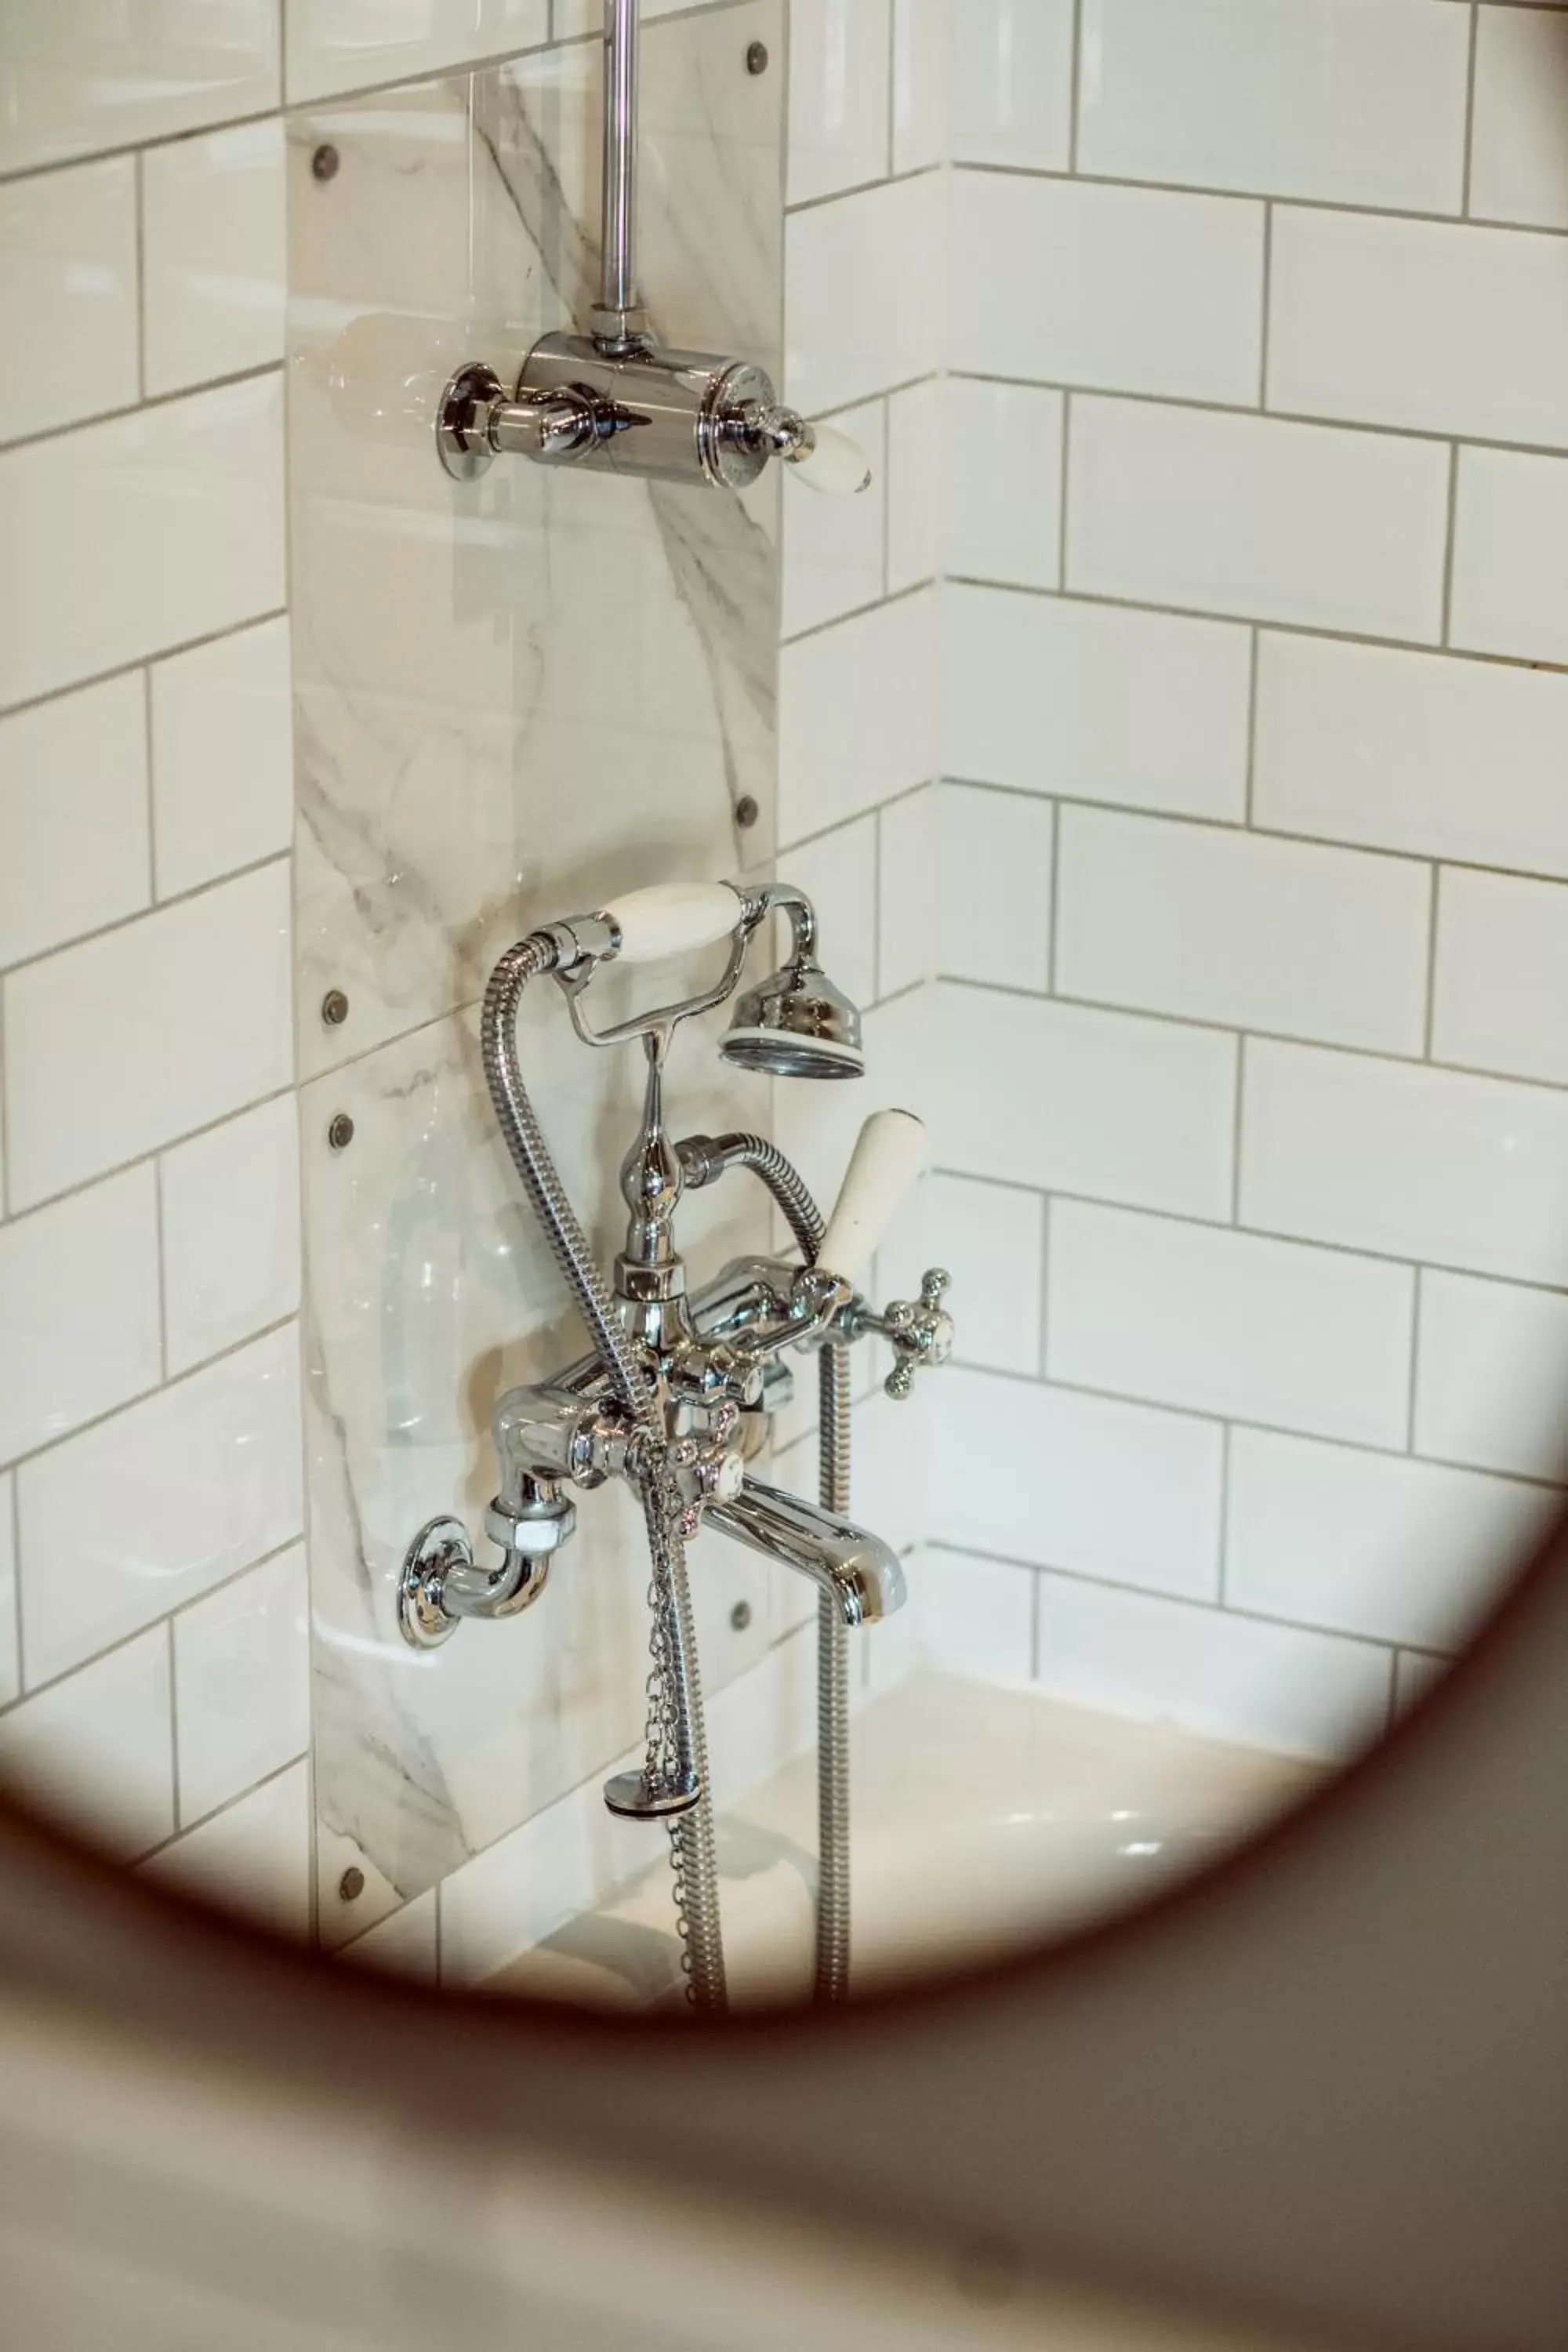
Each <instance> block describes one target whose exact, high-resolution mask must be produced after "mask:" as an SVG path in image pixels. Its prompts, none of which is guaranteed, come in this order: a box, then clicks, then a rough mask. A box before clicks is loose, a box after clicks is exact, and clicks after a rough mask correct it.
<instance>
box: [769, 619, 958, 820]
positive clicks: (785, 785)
mask: <svg viewBox="0 0 1568 2352" xmlns="http://www.w3.org/2000/svg"><path fill="white" fill-rule="evenodd" d="M935 656H936V595H935V592H934V591H933V590H931V589H917V590H916V591H915V592H914V593H913V594H912V595H909V596H900V598H899V599H898V601H897V602H896V603H894V604H882V605H879V606H878V607H877V608H876V609H875V610H874V611H872V612H869V613H861V614H857V615H856V616H855V617H854V618H853V619H852V620H847V621H840V622H838V623H837V625H835V626H834V627H832V628H829V629H823V630H820V631H819V632H818V633H817V635H815V636H811V637H804V638H802V639H801V640H800V642H799V643H798V644H796V645H793V646H785V647H784V654H783V656H782V658H781V660H780V664H779V808H778V833H779V840H780V842H781V843H788V842H792V841H801V840H804V839H805V837H806V836H807V835H810V834H814V833H824V832H826V829H827V827H828V826H829V825H833V824H842V823H843V822H844V819H845V818H846V817H851V816H858V815H859V814H861V812H862V811H863V810H865V809H868V808H872V807H874V806H875V805H876V803H878V802H879V801H890V800H892V799H893V798H895V796H896V795H897V794H898V793H907V792H910V791H912V790H913V789H914V787H915V786H916V785H917V784H923V783H926V782H929V781H930V779H931V776H932V775H933V774H934V773H935V771H936V764H937V749H938V747H937V706H936V685H935V678H934V669H935Z"/></svg>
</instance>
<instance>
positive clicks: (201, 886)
mask: <svg viewBox="0 0 1568 2352" xmlns="http://www.w3.org/2000/svg"><path fill="white" fill-rule="evenodd" d="M291 863H292V852H291V851H289V850H287V849H271V850H268V853H267V855H266V856H264V857H256V858H253V859H252V860H251V862H250V864H249V865H248V866H236V867H235V869H234V871H233V872H232V873H231V874H219V875H216V876H215V877H214V878H213V879H212V880H211V881H208V882H195V883H193V884H192V886H191V887H190V888H189V889H188V890H175V891H174V892H173V893H171V895H170V896H169V897H168V898H154V899H153V900H152V901H151V902H150V903H149V904H148V905H147V906H145V907H137V908H134V909H133V910H132V913H130V914H129V915H120V916H117V917H116V919H115V920H114V921H113V922H112V923H105V924H103V925H102V926H101V928H100V929H98V930H96V931H84V932H83V933H82V934H81V935H80V936H79V938H77V939H72V940H59V941H58V944H57V945H55V946H54V947H49V948H40V949H39V950H38V952H37V955H30V956H23V957H22V958H21V959H20V961H17V962H16V963H10V964H5V965H4V966H0V977H4V978H5V979H6V980H11V979H14V978H15V977H16V974H17V973H18V972H24V971H33V970H34V969H35V968H36V967H37V965H38V964H41V963H52V962H53V961H55V959H56V957H57V956H68V955H74V954H76V953H77V951H78V950H80V949H83V948H89V947H96V946H97V945H98V944H99V942H100V940H112V939H114V938H116V937H117V936H118V934H119V933H121V931H129V930H132V929H134V927H135V926H136V925H137V924H138V923H146V922H152V921H153V920H155V919H156V918H157V917H158V916H160V915H164V914H167V913H168V912H169V910H170V909H171V908H174V907H188V906H189V905H190V904H191V903H192V902H193V900H195V899H197V898H210V897H211V896H212V894H213V892H214V891H215V890H226V889H227V888H228V887H229V886H230V884H231V883H235V882H248V881H250V880H251V879H252V878H253V877H255V876H256V875H258V874H265V873H267V872H268V871H269V870H270V868H271V867H273V866H289V865H291Z"/></svg>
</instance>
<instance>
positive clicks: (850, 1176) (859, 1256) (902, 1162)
mask: <svg viewBox="0 0 1568 2352" xmlns="http://www.w3.org/2000/svg"><path fill="white" fill-rule="evenodd" d="M927 1150H928V1139H927V1136H926V1130H925V1122H924V1121H923V1120H922V1119H918V1118H916V1117H915V1115H914V1113H913V1112H912V1111H908V1110H874V1111H873V1112H872V1113H871V1116H870V1118H868V1120H867V1121H866V1124H865V1126H864V1127H863V1128H862V1129H860V1133H859V1137H858V1140H857V1142H856V1145H855V1149H854V1150H853V1152H852V1153H851V1154H850V1159H849V1165H848V1167H847V1169H846V1170H845V1171H844V1181H843V1183H842V1184H841V1185H840V1186H839V1188H838V1198H837V1201H835V1202H834V1204H833V1214H832V1215H831V1216H830V1217H829V1218H828V1220H827V1231H826V1233H825V1234H823V1236H822V1247H821V1248H820V1249H819V1250H818V1251H817V1253H816V1263H817V1265H820V1266H823V1267H825V1268H826V1271H827V1272H828V1273H829V1274H836V1275H837V1276H838V1277H839V1280H840V1281H841V1282H857V1281H858V1279H859V1277H860V1276H861V1274H862V1273H863V1272H864V1271H865V1269H866V1267H867V1266H868V1265H870V1263H871V1260H872V1259H873V1257H875V1255H876V1254H877V1251H878V1249H879V1246H880V1244H881V1241H882V1237H883V1235H884V1234H886V1232H887V1230H888V1228H889V1225H890V1224H891V1223H892V1222H893V1219H894V1218H895V1217H896V1216H897V1214H898V1213H899V1208H900V1203H901V1202H902V1201H903V1198H904V1195H905V1193H906V1192H908V1191H909V1189H910V1185H911V1184H912V1183H913V1182H914V1181H915V1179H916V1178H917V1177H918V1176H919V1174H920V1172H921V1169H922V1168H923V1167H924V1166H925V1164H926V1152H927Z"/></svg>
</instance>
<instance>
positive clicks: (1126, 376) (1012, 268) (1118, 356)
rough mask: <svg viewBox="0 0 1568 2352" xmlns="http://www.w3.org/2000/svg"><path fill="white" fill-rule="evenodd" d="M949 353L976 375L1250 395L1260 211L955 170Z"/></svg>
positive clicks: (1254, 382)
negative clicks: (958, 358) (961, 360)
mask: <svg viewBox="0 0 1568 2352" xmlns="http://www.w3.org/2000/svg"><path fill="white" fill-rule="evenodd" d="M950 234H951V236H952V252H953V257H954V263H955V267H954V268H953V270H952V293H951V297H950V299H951V302H952V330H951V333H952V350H953V351H954V352H959V353H961V354H962V355H963V363H964V365H965V366H966V367H969V368H973V370H974V371H975V373H978V374H982V375H1011V376H1028V377H1035V378H1039V379H1043V380H1044V381H1046V382H1047V383H1082V384H1089V385H1092V386H1093V387H1094V388H1095V389H1096V390H1098V391H1101V392H1158V393H1165V394H1169V395H1171V396H1172V397H1173V398H1178V399H1179V398H1187V399H1192V400H1218V401H1236V402H1242V403H1245V404H1247V405H1249V406H1250V405H1251V404H1253V403H1254V402H1256V400H1257V398H1258V379H1259V370H1260V367H1261V362H1262V344H1263V206H1262V205H1249V204H1241V203H1238V202H1237V200H1236V199H1235V198H1234V197H1228V196H1188V195H1173V194H1167V193H1166V192H1165V191H1164V190H1163V189H1147V188H1116V187H1101V186H1096V185H1094V184H1091V183H1088V182H1082V181H1073V180H1036V179H1024V178H1019V177H1017V176H1016V175H1015V174H1012V173H996V172H962V171H961V172H957V173H954V174H953V178H952V228H951V232H950Z"/></svg>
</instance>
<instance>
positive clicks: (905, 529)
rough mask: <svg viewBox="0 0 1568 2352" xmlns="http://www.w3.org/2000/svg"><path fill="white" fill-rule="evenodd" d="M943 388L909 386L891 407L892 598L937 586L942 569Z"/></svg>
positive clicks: (894, 397)
mask: <svg viewBox="0 0 1568 2352" xmlns="http://www.w3.org/2000/svg"><path fill="white" fill-rule="evenodd" d="M942 389H943V387H942V383H940V382H939V381H938V380H937V379H936V378H935V377H929V378H928V379H927V381H926V382H925V383H911V384H906V385H905V386H904V389H903V390H902V391H901V392H895V393H894V394H892V395H891V397H890V398H889V402H888V493H887V507H888V592H889V595H894V596H896V595H898V594H899V593H900V592H901V591H902V590H903V589H905V588H914V587H918V586H919V584H920V583H921V581H922V580H933V579H934V578H935V577H936V575H937V573H938V572H940V571H941V569H942V490H943V483H944V470H943V469H944V467H945V465H946V463H947V459H948V453H949V450H950V447H951V444H950V443H949V442H948V441H947V440H946V439H944V437H943V436H944V434H945V430H946V419H945V416H944V414H943V407H942Z"/></svg>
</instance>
